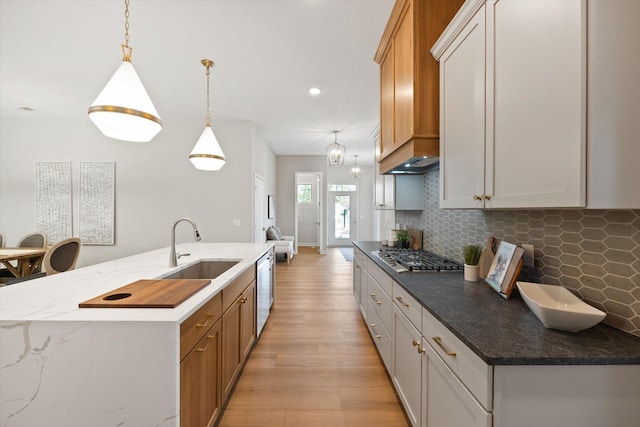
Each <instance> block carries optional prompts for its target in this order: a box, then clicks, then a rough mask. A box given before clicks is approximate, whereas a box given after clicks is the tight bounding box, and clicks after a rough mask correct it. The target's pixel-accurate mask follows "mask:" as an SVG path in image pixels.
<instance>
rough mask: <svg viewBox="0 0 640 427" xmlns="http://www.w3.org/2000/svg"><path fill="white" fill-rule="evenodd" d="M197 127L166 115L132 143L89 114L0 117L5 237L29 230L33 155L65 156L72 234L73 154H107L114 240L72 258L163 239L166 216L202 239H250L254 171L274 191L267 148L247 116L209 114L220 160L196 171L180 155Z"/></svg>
mask: <svg viewBox="0 0 640 427" xmlns="http://www.w3.org/2000/svg"><path fill="white" fill-rule="evenodd" d="M203 126H204V123H202V122H201V121H189V122H166V121H165V123H164V129H163V130H162V131H161V132H160V133H159V134H158V135H157V136H156V138H155V139H154V140H153V141H151V142H149V143H133V142H124V141H116V140H113V139H110V138H107V137H105V136H103V135H102V134H101V133H100V132H99V131H98V130H97V128H96V127H95V126H94V125H93V124H92V123H91V121H90V120H88V119H87V120H73V121H63V120H50V121H41V120H38V121H35V120H2V123H1V126H0V127H1V129H0V230H2V232H4V233H5V235H6V236H7V240H8V244H9V245H11V244H15V243H16V242H17V240H18V239H19V238H20V237H21V236H22V235H24V234H27V233H30V232H32V231H34V227H35V194H34V191H35V182H34V175H35V166H34V165H35V162H36V161H71V173H72V186H73V193H74V200H73V213H74V219H73V230H74V235H77V232H78V216H77V211H78V200H77V197H78V171H79V162H81V161H114V162H115V164H116V220H115V233H116V237H115V245H114V246H83V247H82V250H81V253H80V259H79V261H78V266H83V265H90V264H94V263H97V262H102V261H106V260H111V259H115V258H120V257H123V256H127V255H132V254H136V253H140V252H143V251H147V250H151V249H156V248H160V247H167V246H168V245H169V243H170V230H171V226H172V224H173V222H174V221H175V220H176V219H177V218H180V217H183V216H184V217H189V218H191V219H193V220H194V221H195V222H196V223H197V224H198V228H199V230H200V232H201V234H202V238H203V240H205V241H218V242H226V241H229V242H230V241H239V242H250V241H253V213H252V212H253V203H254V202H253V180H254V173H259V174H260V175H261V176H262V177H263V178H265V181H266V183H265V189H266V191H268V192H270V191H274V189H275V155H274V154H273V152H272V151H271V149H270V148H269V147H268V146H267V145H266V144H265V143H264V141H263V140H262V138H261V137H260V136H259V135H258V134H257V132H256V130H255V126H254V125H253V124H252V123H251V122H247V121H221V122H213V123H212V128H213V131H214V133H215V134H216V136H217V138H218V140H219V141H220V145H221V146H222V149H223V151H224V153H225V156H226V159H227V163H226V164H225V166H224V167H223V168H222V169H221V170H220V171H218V172H207V171H200V170H197V169H195V168H194V167H193V166H192V165H191V162H189V159H188V155H189V152H190V151H191V149H192V148H193V145H194V144H195V142H196V140H197V139H198V137H199V135H200V133H201V132H202V129H203ZM254 168H255V171H254ZM265 215H266V210H265ZM234 219H238V220H240V225H239V226H234V225H233V220H234ZM192 239H193V232H192V230H191V227H190V226H189V225H188V224H180V225H179V226H178V228H177V233H176V240H177V241H178V242H182V241H190V240H192ZM167 254H168V252H167ZM167 256H168V255H167ZM167 262H168V260H167Z"/></svg>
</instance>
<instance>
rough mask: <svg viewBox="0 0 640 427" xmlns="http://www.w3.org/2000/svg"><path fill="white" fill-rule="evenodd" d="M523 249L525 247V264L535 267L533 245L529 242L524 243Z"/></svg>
mask: <svg viewBox="0 0 640 427" xmlns="http://www.w3.org/2000/svg"><path fill="white" fill-rule="evenodd" d="M522 249H524V254H523V256H522V257H523V262H524V265H525V266H527V267H533V263H534V258H535V255H534V252H535V251H534V248H533V245H529V244H527V243H524V244H523V245H522Z"/></svg>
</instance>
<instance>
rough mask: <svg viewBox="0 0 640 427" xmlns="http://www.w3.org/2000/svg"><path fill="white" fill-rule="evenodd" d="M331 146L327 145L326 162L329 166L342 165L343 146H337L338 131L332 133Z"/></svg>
mask: <svg viewBox="0 0 640 427" xmlns="http://www.w3.org/2000/svg"><path fill="white" fill-rule="evenodd" d="M333 135H334V141H333V144H329V145H327V161H328V162H329V166H341V165H343V164H344V152H345V148H344V145H340V144H338V131H337V130H334V131H333Z"/></svg>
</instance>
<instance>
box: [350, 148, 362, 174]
mask: <svg viewBox="0 0 640 427" xmlns="http://www.w3.org/2000/svg"><path fill="white" fill-rule="evenodd" d="M353 157H355V160H354V161H353V167H352V168H351V176H352V177H354V178H355V179H360V172H361V170H360V166H358V155H357V154H354V155H353Z"/></svg>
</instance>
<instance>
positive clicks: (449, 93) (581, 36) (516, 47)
mask: <svg viewBox="0 0 640 427" xmlns="http://www.w3.org/2000/svg"><path fill="white" fill-rule="evenodd" d="M542 22H544V24H542ZM462 23H464V25H462ZM532 23H535V24H533V25H532ZM585 24H586V4H585V2H583V1H581V0H565V1H562V2H540V1H537V0H516V1H514V0H500V1H498V0H486V1H485V0H468V1H467V2H466V3H465V4H464V5H463V7H462V8H461V10H460V12H459V13H458V14H457V15H456V17H455V18H454V20H453V21H452V23H451V24H450V25H449V27H447V29H446V30H445V32H444V33H443V35H442V37H441V38H440V39H439V40H438V42H437V43H436V45H435V46H434V47H433V49H432V52H433V53H434V56H435V57H436V59H438V60H439V61H440V76H441V78H440V98H441V101H440V109H441V115H440V130H441V134H440V136H441V139H440V174H441V176H440V183H441V184H440V206H441V207H443V208H543V207H583V206H585V203H586V201H585V200H586V196H585V170H586V132H585V126H584V123H585V117H586V62H585V57H586V30H585Z"/></svg>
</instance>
